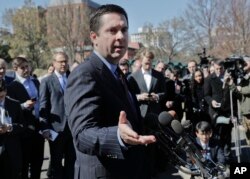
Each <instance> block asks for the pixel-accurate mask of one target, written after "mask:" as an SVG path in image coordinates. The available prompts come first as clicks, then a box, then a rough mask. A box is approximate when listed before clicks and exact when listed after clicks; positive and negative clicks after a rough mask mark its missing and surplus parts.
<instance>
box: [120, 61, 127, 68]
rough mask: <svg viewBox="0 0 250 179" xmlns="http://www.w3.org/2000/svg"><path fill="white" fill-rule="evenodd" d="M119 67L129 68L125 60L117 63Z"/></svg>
mask: <svg viewBox="0 0 250 179" xmlns="http://www.w3.org/2000/svg"><path fill="white" fill-rule="evenodd" d="M119 66H128V67H129V63H128V61H127V60H121V61H119Z"/></svg>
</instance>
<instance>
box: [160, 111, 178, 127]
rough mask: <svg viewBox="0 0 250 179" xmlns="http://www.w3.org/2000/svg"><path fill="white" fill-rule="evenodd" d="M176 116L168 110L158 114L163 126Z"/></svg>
mask: <svg viewBox="0 0 250 179" xmlns="http://www.w3.org/2000/svg"><path fill="white" fill-rule="evenodd" d="M173 119H174V118H173V116H171V115H170V114H169V113H168V112H166V111H163V112H161V113H160V114H159V116H158V120H159V123H160V124H161V125H162V126H167V125H168V124H169V123H170V121H172V120H173Z"/></svg>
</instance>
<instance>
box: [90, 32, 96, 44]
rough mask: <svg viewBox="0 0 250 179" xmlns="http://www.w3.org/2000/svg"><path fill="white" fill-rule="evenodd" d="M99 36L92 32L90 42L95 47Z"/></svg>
mask: <svg viewBox="0 0 250 179" xmlns="http://www.w3.org/2000/svg"><path fill="white" fill-rule="evenodd" d="M96 37H97V34H96V33H95V32H93V31H91V32H90V40H91V42H92V44H93V46H96V43H95V40H96Z"/></svg>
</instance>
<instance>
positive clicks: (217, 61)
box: [214, 58, 224, 66]
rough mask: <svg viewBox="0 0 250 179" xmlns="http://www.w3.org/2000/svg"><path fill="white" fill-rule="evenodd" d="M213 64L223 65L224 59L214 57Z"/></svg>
mask: <svg viewBox="0 0 250 179" xmlns="http://www.w3.org/2000/svg"><path fill="white" fill-rule="evenodd" d="M214 64H216V65H218V66H223V65H224V60H222V59H218V58H215V59H214Z"/></svg>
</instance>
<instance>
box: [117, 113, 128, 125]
mask: <svg viewBox="0 0 250 179" xmlns="http://www.w3.org/2000/svg"><path fill="white" fill-rule="evenodd" d="M127 123H128V121H127V115H126V113H125V111H121V112H120V116H119V124H127Z"/></svg>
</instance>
